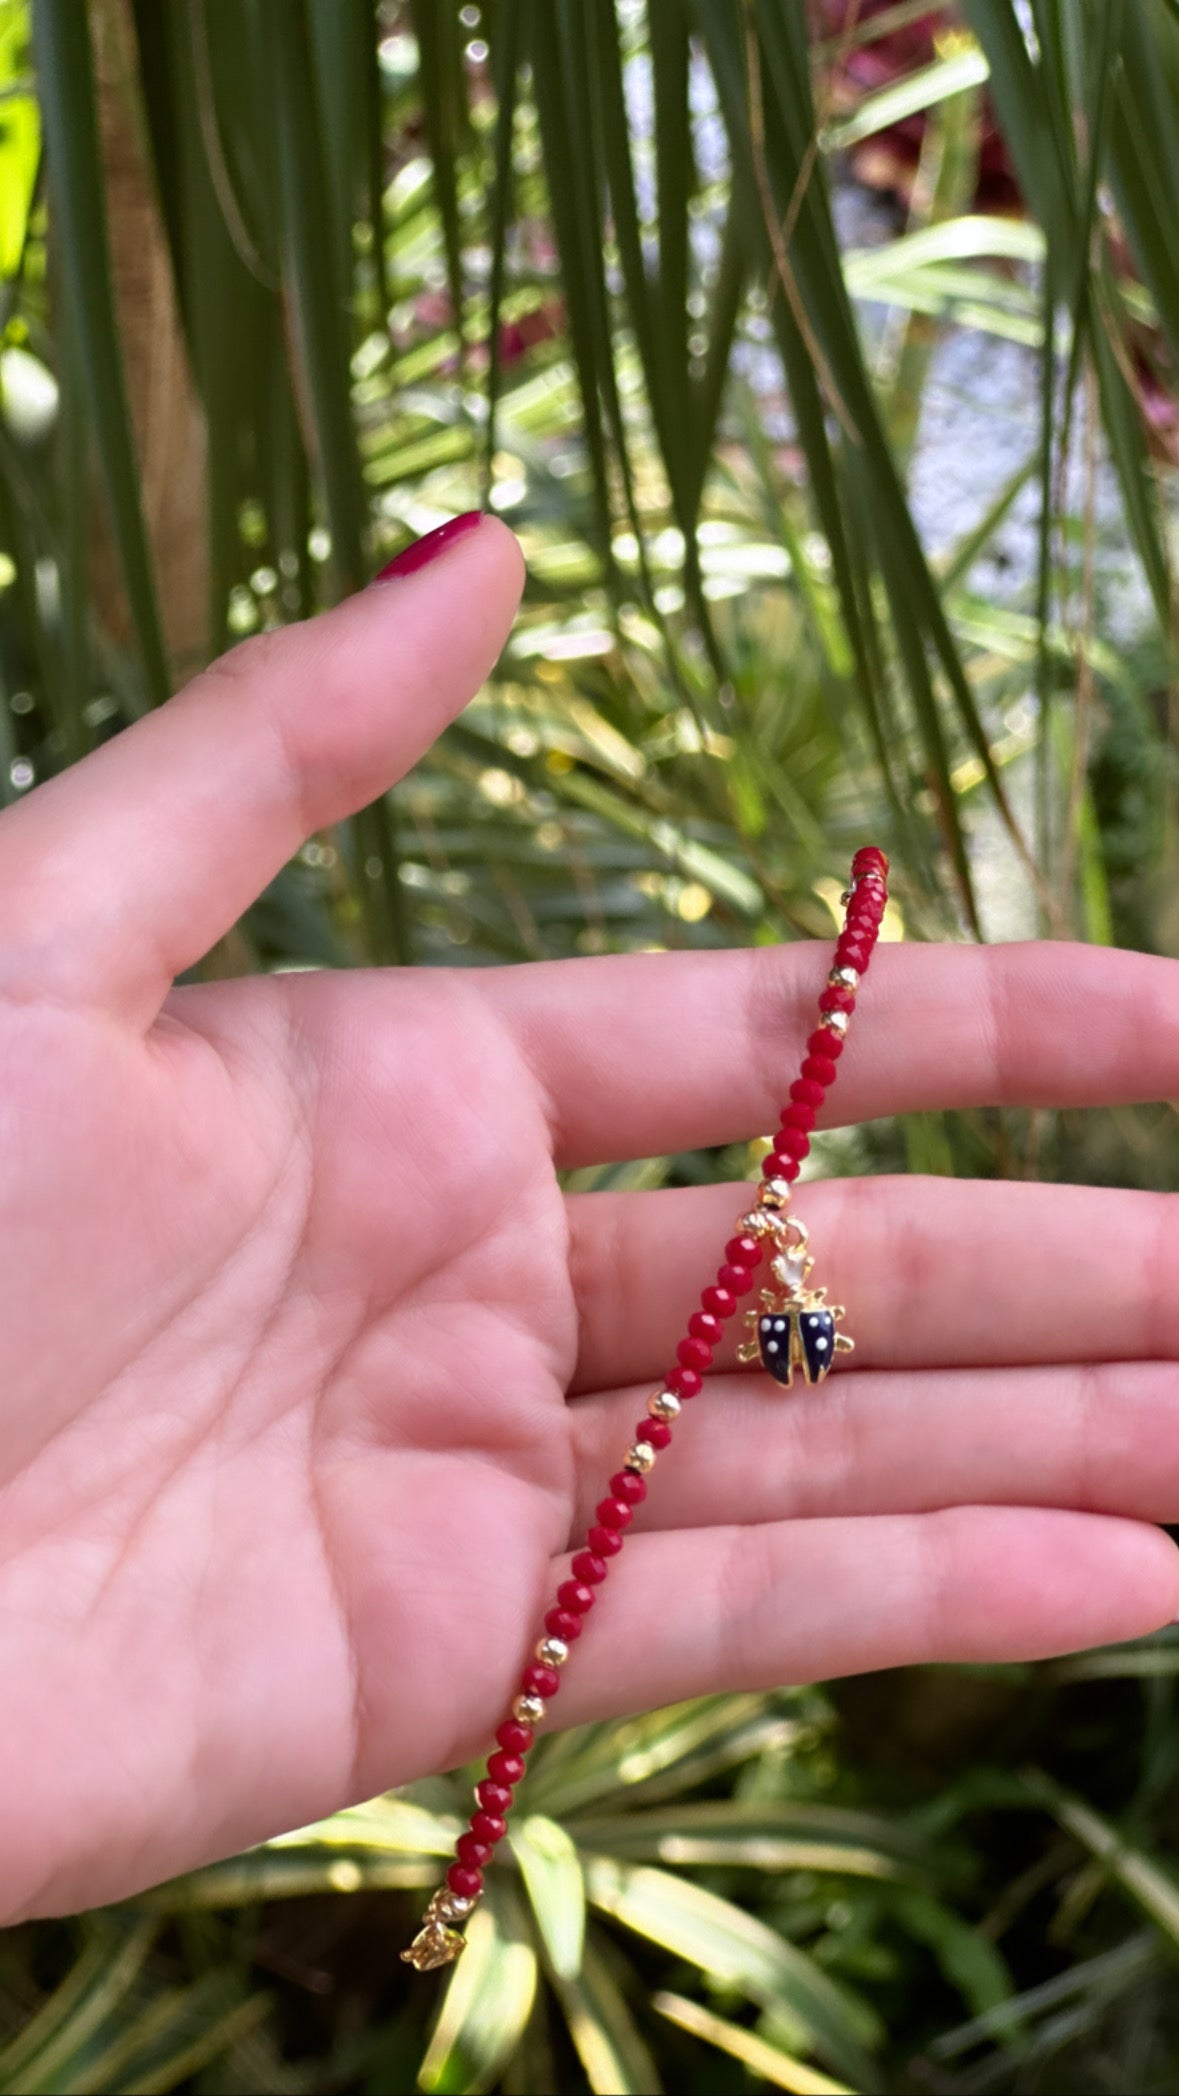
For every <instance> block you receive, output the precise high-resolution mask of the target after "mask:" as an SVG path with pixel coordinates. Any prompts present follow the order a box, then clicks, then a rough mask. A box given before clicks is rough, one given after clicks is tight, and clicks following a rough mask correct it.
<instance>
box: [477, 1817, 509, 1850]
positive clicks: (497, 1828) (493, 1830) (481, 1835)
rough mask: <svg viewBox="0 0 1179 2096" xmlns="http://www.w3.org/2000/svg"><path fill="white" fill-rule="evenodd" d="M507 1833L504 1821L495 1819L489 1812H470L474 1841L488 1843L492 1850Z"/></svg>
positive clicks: (506, 1825)
mask: <svg viewBox="0 0 1179 2096" xmlns="http://www.w3.org/2000/svg"><path fill="white" fill-rule="evenodd" d="M507 1831H508V1823H507V1821H506V1819H496V1818H495V1816H494V1814H493V1813H491V1812H472V1814H471V1832H472V1834H473V1835H474V1836H475V1839H476V1841H486V1842H489V1843H490V1844H491V1847H492V1848H494V1847H495V1844H496V1842H497V1841H502V1840H503V1838H504V1835H505V1834H506V1833H507Z"/></svg>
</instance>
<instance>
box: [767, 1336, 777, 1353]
mask: <svg viewBox="0 0 1179 2096" xmlns="http://www.w3.org/2000/svg"><path fill="white" fill-rule="evenodd" d="M777 1351H778V1342H777V1340H776V1339H767V1340H766V1352H767V1354H776V1353H777Z"/></svg>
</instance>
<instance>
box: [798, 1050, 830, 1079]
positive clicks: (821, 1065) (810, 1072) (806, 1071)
mask: <svg viewBox="0 0 1179 2096" xmlns="http://www.w3.org/2000/svg"><path fill="white" fill-rule="evenodd" d="M802 1074H803V1076H804V1077H809V1078H810V1079H811V1082H812V1083H813V1084H821V1085H829V1084H834V1082H835V1077H836V1070H835V1064H834V1063H833V1062H832V1060H831V1058H830V1056H829V1055H808V1056H807V1058H806V1061H805V1062H804V1063H803V1066H802Z"/></svg>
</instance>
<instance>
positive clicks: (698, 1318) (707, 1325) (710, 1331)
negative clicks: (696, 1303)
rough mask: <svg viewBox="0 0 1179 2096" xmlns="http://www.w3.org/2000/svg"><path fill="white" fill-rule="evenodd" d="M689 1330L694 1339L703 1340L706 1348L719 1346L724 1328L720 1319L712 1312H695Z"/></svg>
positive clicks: (689, 1321) (689, 1322)
mask: <svg viewBox="0 0 1179 2096" xmlns="http://www.w3.org/2000/svg"><path fill="white" fill-rule="evenodd" d="M688 1330H689V1332H690V1333H691V1334H692V1337H693V1339H702V1340H703V1341H704V1344H705V1346H719V1344H720V1340H721V1334H722V1330H723V1327H722V1325H721V1321H720V1319H719V1317H714V1316H713V1315H712V1312H711V1311H710V1310H693V1312H692V1315H691V1317H690V1318H689V1319H688Z"/></svg>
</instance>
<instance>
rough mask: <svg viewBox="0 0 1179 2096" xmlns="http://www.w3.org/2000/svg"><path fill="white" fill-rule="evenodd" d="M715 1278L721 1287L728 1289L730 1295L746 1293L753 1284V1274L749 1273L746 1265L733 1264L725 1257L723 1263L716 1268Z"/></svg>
mask: <svg viewBox="0 0 1179 2096" xmlns="http://www.w3.org/2000/svg"><path fill="white" fill-rule="evenodd" d="M716 1278H717V1280H718V1281H719V1282H720V1285H721V1287H722V1288H727V1289H728V1291H729V1294H730V1295H748V1294H749V1291H750V1289H751V1288H752V1286H753V1275H752V1274H751V1273H750V1271H749V1268H748V1267H747V1266H733V1265H731V1263H730V1262H729V1260H727V1259H726V1261H725V1263H724V1265H723V1266H722V1267H720V1268H719V1269H718V1272H717V1277H716Z"/></svg>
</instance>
